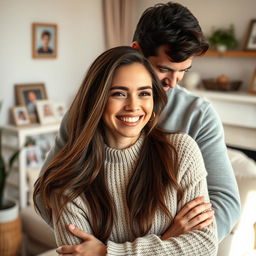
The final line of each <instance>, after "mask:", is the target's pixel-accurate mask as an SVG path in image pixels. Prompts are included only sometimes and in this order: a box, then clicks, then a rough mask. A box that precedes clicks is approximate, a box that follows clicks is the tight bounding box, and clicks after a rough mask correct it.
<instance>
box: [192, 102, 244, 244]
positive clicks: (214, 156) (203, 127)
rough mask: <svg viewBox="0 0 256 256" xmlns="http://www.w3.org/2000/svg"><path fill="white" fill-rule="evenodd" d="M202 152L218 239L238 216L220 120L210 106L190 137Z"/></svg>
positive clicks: (234, 186)
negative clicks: (192, 136) (192, 137)
mask: <svg viewBox="0 0 256 256" xmlns="http://www.w3.org/2000/svg"><path fill="white" fill-rule="evenodd" d="M194 139H195V140H196V142H197V143H198V146H199V148H200V150H201V152H202V155H203V158H204V163H205V167H206V170H207V172H208V176H207V185H208V190H209V196H210V200H211V203H212V207H213V209H214V210H215V218H216V222H217V227H218V229H217V230H218V238H219V241H221V240H222V239H223V238H224V237H225V236H226V235H227V234H228V233H229V232H230V231H231V230H232V228H233V227H234V225H235V224H236V222H237V221H238V219H239V216H240V198H239V191H238V187H237V183H236V179H235V175H234V172H233V168H232V166H231V163H230V160H229V158H228V155H227V148H226V145H225V141H224V132H223V127H222V123H221V121H220V118H219V117H218V115H217V113H216V112H215V111H214V109H213V108H212V106H211V105H208V107H207V109H206V110H205V111H204V113H203V115H202V117H201V120H200V127H199V129H198V132H197V134H196V136H195V137H194Z"/></svg>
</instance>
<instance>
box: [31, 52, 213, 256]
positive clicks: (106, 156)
mask: <svg viewBox="0 0 256 256" xmlns="http://www.w3.org/2000/svg"><path fill="white" fill-rule="evenodd" d="M166 97H167V96H166V93H165V92H164V90H163V88H162V86H161V84H160V82H159V80H158V78H157V77H156V75H155V73H154V71H153V69H152V67H151V65H150V64H149V62H148V61H147V60H146V59H145V58H144V57H143V56H142V55H141V54H140V53H139V52H137V51H136V50H134V49H133V48H130V47H116V48H113V49H110V50H108V51H106V52H104V53H103V54H101V55H100V56H99V57H98V58H97V59H96V60H95V61H94V62H93V64H92V65H91V67H90V69H89V70H88V72H87V75H86V77H85V79H84V81H83V83H82V85H81V87H80V89H79V91H78V93H77V95H76V97H75V99H74V101H73V103H72V105H71V107H70V109H69V111H68V116H65V117H64V120H66V122H67V132H68V133H69V138H68V141H67V143H66V144H65V145H64V147H63V148H62V150H61V151H60V152H58V153H57V154H56V155H55V157H53V159H52V160H51V162H49V163H48V165H47V168H46V169H45V170H44V172H43V173H42V175H41V176H40V178H39V179H38V181H37V182H36V185H35V192H34V200H35V204H36V206H37V208H38V210H39V211H40V213H41V215H42V216H43V218H45V220H46V221H47V222H48V223H49V224H50V225H52V226H53V228H54V232H55V237H56V241H57V244H58V245H59V246H61V247H60V248H59V249H58V250H57V251H58V253H61V254H66V253H69V254H72V253H75V252H77V251H79V252H80V253H82V252H86V255H100V256H101V255H102V256H103V255H106V254H107V255H151V256H153V255H154V256H155V255H166V252H169V251H172V252H173V254H174V255H193V254H194V252H195V251H197V255H215V254H216V249H217V238H216V226H215V222H213V220H212V219H211V218H209V216H212V211H211V210H209V208H210V204H208V207H209V208H208V211H206V212H204V213H202V214H200V216H199V217H198V213H201V212H202V209H201V210H200V211H199V212H197V211H196V212H194V211H192V212H190V210H191V209H192V208H193V207H194V206H195V203H196V204H198V201H200V202H201V203H202V197H201V198H199V199H198V200H197V202H195V201H192V203H191V202H190V201H191V200H192V199H195V198H197V197H199V196H203V197H204V199H205V200H206V201H208V202H209V196H208V192H207V184H206V170H205V168H204V163H203V159H202V156H201V154H200V150H199V148H198V147H197V144H196V143H195V142H194V141H193V140H192V139H191V138H190V137H189V136H188V135H184V134H175V133H173V134H170V133H167V132H165V131H163V130H161V129H160V128H159V127H158V120H159V116H160V114H161V112H162V110H163V108H164V106H165V104H166ZM188 202H190V203H189V204H188V205H187V206H186V207H185V208H183V206H184V205H186V204H187V203H188ZM117 213H118V214H117ZM209 213H210V215H208V214H209ZM202 217H203V220H205V219H207V218H209V220H208V222H207V225H206V226H204V227H202V226H200V225H199V224H200V223H201V222H202ZM188 220H189V222H188ZM212 222H213V225H209V224H210V223H212ZM70 223H72V224H75V225H76V226H77V227H78V228H80V229H81V230H83V231H84V232H86V233H87V234H85V233H83V234H82V235H81V234H80V233H81V231H80V233H76V234H75V233H74V232H73V234H72V233H70V232H69V231H68V230H67V226H68V224H70ZM188 223H189V224H188ZM188 226H190V227H189V229H190V230H191V227H195V228H193V230H192V231H191V232H187V230H189V229H186V228H188ZM194 229H197V230H194ZM73 231H74V229H73ZM74 234H75V235H76V236H75V235H74ZM79 234H80V235H79ZM181 235H182V236H181ZM188 241H190V242H188ZM82 242H83V243H82ZM80 243H82V244H81V245H79V244H80ZM65 244H66V245H65ZM72 244H74V245H76V246H70V245H72ZM79 246H80V247H79ZM116 252H118V253H116ZM76 255H77V254H76ZM79 255H82V254H79Z"/></svg>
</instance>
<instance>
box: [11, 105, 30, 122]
mask: <svg viewBox="0 0 256 256" xmlns="http://www.w3.org/2000/svg"><path fill="white" fill-rule="evenodd" d="M12 116H13V119H14V123H15V125H16V126H24V125H29V124H30V118H29V115H28V110H27V108H26V107H25V106H16V107H13V108H12Z"/></svg>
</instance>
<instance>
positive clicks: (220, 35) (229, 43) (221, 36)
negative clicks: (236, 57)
mask: <svg viewBox="0 0 256 256" xmlns="http://www.w3.org/2000/svg"><path fill="white" fill-rule="evenodd" d="M208 40H209V43H210V45H211V46H214V47H216V46H218V45H224V46H226V47H227V49H233V48H236V47H237V45H238V41H237V39H236V36H235V29H234V26H233V25H230V27H229V28H219V29H214V30H213V31H212V34H211V35H210V37H209V38H208Z"/></svg>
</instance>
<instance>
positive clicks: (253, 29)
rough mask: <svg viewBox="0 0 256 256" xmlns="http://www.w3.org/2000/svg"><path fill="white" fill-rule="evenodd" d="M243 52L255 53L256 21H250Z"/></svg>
mask: <svg viewBox="0 0 256 256" xmlns="http://www.w3.org/2000/svg"><path fill="white" fill-rule="evenodd" d="M244 50H245V51H256V20H251V22H250V26H249V30H248V34H247V37H246V41H245V46H244Z"/></svg>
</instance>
